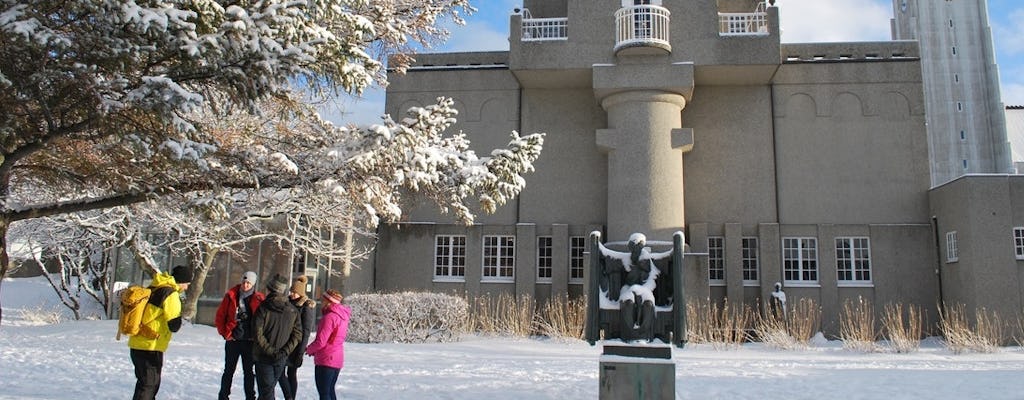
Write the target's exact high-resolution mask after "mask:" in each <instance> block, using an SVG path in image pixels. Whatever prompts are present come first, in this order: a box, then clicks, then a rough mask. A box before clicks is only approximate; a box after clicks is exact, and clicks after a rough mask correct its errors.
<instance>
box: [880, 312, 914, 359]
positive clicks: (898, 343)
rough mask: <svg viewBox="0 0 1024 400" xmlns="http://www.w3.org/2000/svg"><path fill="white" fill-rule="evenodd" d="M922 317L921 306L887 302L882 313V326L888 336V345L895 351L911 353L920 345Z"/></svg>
mask: <svg viewBox="0 0 1024 400" xmlns="http://www.w3.org/2000/svg"><path fill="white" fill-rule="evenodd" d="M904 315H906V318H904ZM922 326H924V318H923V315H922V312H921V308H920V307H917V306H914V305H910V306H908V307H907V308H906V312H904V308H903V305H902V304H895V305H893V304H887V305H886V306H885V311H884V314H883V315H882V327H883V328H884V329H885V332H886V334H887V335H888V338H889V346H890V347H891V348H892V350H893V351H895V352H897V353H913V352H915V351H917V350H918V349H919V348H920V347H921V336H922Z"/></svg>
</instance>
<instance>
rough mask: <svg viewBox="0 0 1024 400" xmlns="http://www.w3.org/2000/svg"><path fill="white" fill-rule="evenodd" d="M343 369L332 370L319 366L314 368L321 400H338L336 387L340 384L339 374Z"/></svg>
mask: <svg viewBox="0 0 1024 400" xmlns="http://www.w3.org/2000/svg"><path fill="white" fill-rule="evenodd" d="M339 372H341V368H331V367H326V366H323V365H317V366H316V367H314V368H313V380H314V381H315V382H316V392H317V394H319V395H320V400H337V399H338V395H337V394H335V393H334V385H335V384H337V383H338V373H339Z"/></svg>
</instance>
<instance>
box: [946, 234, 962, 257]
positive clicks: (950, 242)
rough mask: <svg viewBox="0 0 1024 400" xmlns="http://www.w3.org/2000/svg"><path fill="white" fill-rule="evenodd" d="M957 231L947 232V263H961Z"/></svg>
mask: <svg viewBox="0 0 1024 400" xmlns="http://www.w3.org/2000/svg"><path fill="white" fill-rule="evenodd" d="M956 242H957V238H956V231H949V232H946V263H955V262H957V261H960V250H959V249H957V243H956Z"/></svg>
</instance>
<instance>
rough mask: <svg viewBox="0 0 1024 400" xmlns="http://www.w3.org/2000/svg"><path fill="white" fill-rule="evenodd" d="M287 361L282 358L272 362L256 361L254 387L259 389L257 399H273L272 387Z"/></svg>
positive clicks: (279, 377) (275, 384)
mask: <svg viewBox="0 0 1024 400" xmlns="http://www.w3.org/2000/svg"><path fill="white" fill-rule="evenodd" d="M285 366H287V363H286V362H285V360H284V359H282V360H281V361H276V362H274V363H273V364H266V363H261V362H259V361H257V362H256V387H257V388H258V389H259V392H260V397H258V399H259V400H274V388H275V387H276V386H277V381H279V380H281V375H283V374H284V368H285Z"/></svg>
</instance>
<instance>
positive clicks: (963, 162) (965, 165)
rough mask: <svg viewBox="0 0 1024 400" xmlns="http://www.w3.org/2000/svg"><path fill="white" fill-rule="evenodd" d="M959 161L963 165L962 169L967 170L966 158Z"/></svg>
mask: <svg viewBox="0 0 1024 400" xmlns="http://www.w3.org/2000/svg"><path fill="white" fill-rule="evenodd" d="M961 163H962V164H963V166H964V170H967V160H962V161H961Z"/></svg>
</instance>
